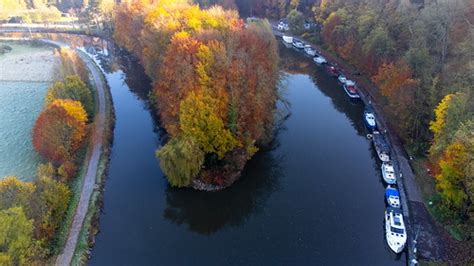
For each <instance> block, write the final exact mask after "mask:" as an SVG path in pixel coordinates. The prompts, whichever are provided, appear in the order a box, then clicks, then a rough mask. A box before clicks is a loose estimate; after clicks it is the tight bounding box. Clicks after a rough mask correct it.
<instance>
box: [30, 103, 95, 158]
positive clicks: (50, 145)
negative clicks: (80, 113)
mask: <svg viewBox="0 0 474 266" xmlns="http://www.w3.org/2000/svg"><path fill="white" fill-rule="evenodd" d="M65 105H67V104H65ZM71 106H73V105H71ZM84 112H85V111H84ZM85 136H86V125H85V122H84V121H81V120H78V118H77V117H75V116H74V115H71V114H69V112H68V111H67V109H65V108H64V107H63V106H61V105H60V104H53V105H51V106H49V107H48V108H46V109H45V110H44V111H43V112H42V113H41V114H40V115H39V117H38V119H37V120H36V123H35V125H34V128H33V146H34V147H35V149H36V151H37V152H38V153H39V154H40V155H41V156H43V157H44V158H45V159H47V160H48V161H50V162H53V163H54V164H56V165H59V164H62V163H64V162H65V161H68V160H70V159H71V158H72V155H73V153H74V152H75V151H76V150H77V149H78V148H79V146H80V145H81V143H82V141H83V139H84V137H85Z"/></svg>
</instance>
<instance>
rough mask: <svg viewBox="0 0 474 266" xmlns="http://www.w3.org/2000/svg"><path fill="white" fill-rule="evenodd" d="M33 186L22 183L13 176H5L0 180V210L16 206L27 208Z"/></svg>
mask: <svg viewBox="0 0 474 266" xmlns="http://www.w3.org/2000/svg"><path fill="white" fill-rule="evenodd" d="M33 191H34V185H33V184H32V183H29V182H22V181H21V180H19V179H18V178H16V177H15V176H7V177H5V178H3V179H2V180H0V209H8V208H11V207H17V206H28V205H29V204H28V203H29V202H30V199H31V195H32V193H33Z"/></svg>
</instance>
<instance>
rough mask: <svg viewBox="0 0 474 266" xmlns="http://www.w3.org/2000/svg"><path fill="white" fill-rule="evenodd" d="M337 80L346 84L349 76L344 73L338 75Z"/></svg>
mask: <svg viewBox="0 0 474 266" xmlns="http://www.w3.org/2000/svg"><path fill="white" fill-rule="evenodd" d="M337 80H338V81H339V82H341V83H342V84H346V81H347V78H346V76H344V75H339V77H337Z"/></svg>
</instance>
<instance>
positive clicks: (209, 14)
mask: <svg viewBox="0 0 474 266" xmlns="http://www.w3.org/2000/svg"><path fill="white" fill-rule="evenodd" d="M114 37H115V40H116V41H117V42H118V43H119V44H120V45H121V46H123V47H125V48H126V49H127V50H128V51H130V52H131V53H132V54H134V55H135V56H137V57H138V58H139V59H140V61H141V63H142V64H143V66H144V67H145V71H146V73H147V74H148V75H149V76H150V77H151V78H152V79H153V80H154V89H153V92H152V93H151V97H152V100H153V101H154V103H155V104H156V107H157V110H158V115H159V117H160V120H161V123H162V125H163V126H164V128H165V129H166V131H167V132H168V134H169V137H170V141H169V142H168V143H167V144H165V146H163V147H162V148H161V149H160V150H159V151H158V152H157V156H158V157H159V159H160V164H161V167H162V170H163V171H164V172H165V174H166V176H167V177H168V179H169V181H170V183H171V184H172V185H174V186H190V185H192V183H193V182H194V181H196V180H199V181H200V182H201V183H204V184H212V185H216V186H228V185H230V184H231V183H232V182H233V181H235V179H236V178H237V177H238V175H239V172H240V171H241V170H242V168H243V166H244V165H245V161H246V160H248V159H249V158H251V157H252V155H253V154H254V153H255V152H256V151H257V150H258V148H257V147H258V146H259V145H263V144H264V143H266V142H268V141H269V140H270V138H271V135H272V128H273V111H274V108H275V103H276V100H277V90H276V87H277V81H278V53H277V45H276V41H275V39H274V37H273V34H272V32H271V28H270V25H269V23H268V22H266V21H259V22H256V23H253V24H250V25H245V24H244V23H243V21H242V20H241V19H239V17H238V14H237V13H236V12H235V11H231V10H224V9H223V8H221V7H216V6H215V7H211V8H209V9H200V8H199V6H198V5H196V4H191V3H188V1H180V0H176V1H159V2H157V3H152V4H151V3H145V2H143V1H134V2H132V3H124V4H122V5H120V6H119V7H118V9H117V12H116V15H115V33H114ZM137 40H138V41H137Z"/></svg>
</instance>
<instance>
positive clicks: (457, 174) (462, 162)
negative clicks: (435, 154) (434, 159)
mask: <svg viewBox="0 0 474 266" xmlns="http://www.w3.org/2000/svg"><path fill="white" fill-rule="evenodd" d="M467 158H468V156H467V152H466V148H465V147H464V146H463V145H462V144H461V143H457V142H456V143H453V144H451V145H449V146H448V147H447V148H446V150H445V152H444V154H443V158H442V159H441V160H440V161H439V166H440V168H441V172H440V173H439V174H438V175H436V183H437V187H438V189H439V190H440V191H441V196H442V197H443V199H444V200H445V202H447V203H448V204H449V205H451V206H453V207H455V208H456V209H461V208H462V205H463V203H464V201H465V200H466V198H467V195H466V193H465V191H464V186H465V185H464V184H463V181H464V177H465V171H464V170H465V169H466V163H467Z"/></svg>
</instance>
